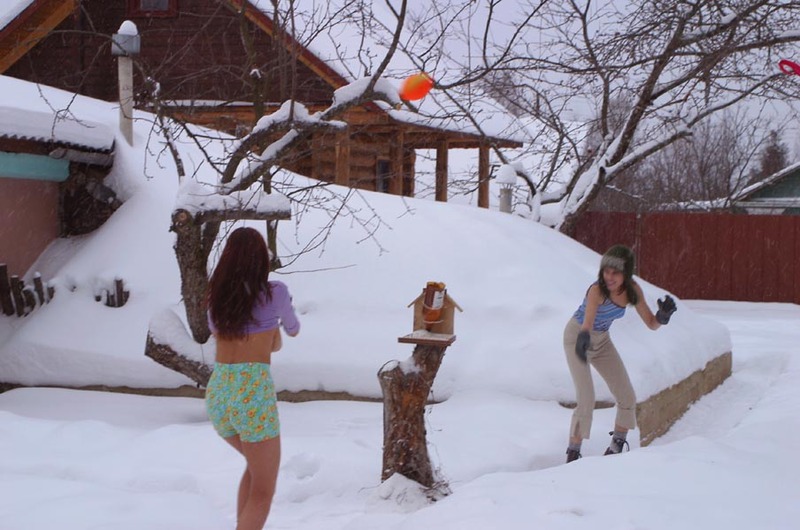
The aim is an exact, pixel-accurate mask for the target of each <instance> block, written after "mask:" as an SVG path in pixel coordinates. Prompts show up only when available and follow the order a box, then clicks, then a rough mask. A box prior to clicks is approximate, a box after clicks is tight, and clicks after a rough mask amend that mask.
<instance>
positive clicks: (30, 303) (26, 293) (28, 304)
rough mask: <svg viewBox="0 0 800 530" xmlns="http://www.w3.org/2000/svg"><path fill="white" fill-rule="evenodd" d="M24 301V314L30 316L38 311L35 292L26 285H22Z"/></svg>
mask: <svg viewBox="0 0 800 530" xmlns="http://www.w3.org/2000/svg"><path fill="white" fill-rule="evenodd" d="M22 299H23V300H24V301H25V307H24V308H23V310H24V313H25V314H26V315H29V314H30V313H31V312H32V311H33V310H34V309H36V297H35V296H33V291H32V290H31V289H30V287H26V286H25V284H22Z"/></svg>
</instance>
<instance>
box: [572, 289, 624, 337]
mask: <svg viewBox="0 0 800 530" xmlns="http://www.w3.org/2000/svg"><path fill="white" fill-rule="evenodd" d="M585 316H586V297H585V296H584V297H583V302H582V303H581V306H580V307H579V308H578V310H577V311H575V314H574V315H572V317H573V318H574V319H575V320H577V321H578V323H579V324H583V319H584V317H585ZM623 316H625V308H624V307H622V306H618V305H617V304H615V303H614V302H612V301H611V299H610V298H606V299H605V300H603V303H602V304H600V305H599V306H597V315H596V316H595V317H594V325H593V326H592V329H593V330H594V331H608V328H610V327H611V323H612V322H613V321H615V320H616V319H618V318H622V317H623Z"/></svg>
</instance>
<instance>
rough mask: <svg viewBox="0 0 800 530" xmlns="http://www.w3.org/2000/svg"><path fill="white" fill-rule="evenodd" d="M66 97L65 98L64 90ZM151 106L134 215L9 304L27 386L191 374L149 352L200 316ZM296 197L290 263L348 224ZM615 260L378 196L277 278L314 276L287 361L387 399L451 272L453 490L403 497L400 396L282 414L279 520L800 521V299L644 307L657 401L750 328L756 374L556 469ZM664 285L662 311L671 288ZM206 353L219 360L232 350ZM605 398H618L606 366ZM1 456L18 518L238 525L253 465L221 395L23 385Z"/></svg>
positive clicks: (643, 355) (625, 341) (49, 259)
mask: <svg viewBox="0 0 800 530" xmlns="http://www.w3.org/2000/svg"><path fill="white" fill-rule="evenodd" d="M0 86H2V88H4V89H5V90H4V93H9V94H12V95H13V97H15V98H16V100H17V101H19V104H20V105H21V106H28V105H29V106H30V108H36V106H37V103H36V101H37V99H36V97H37V93H36V91H32V90H30V87H27V90H25V88H26V87H24V85H22V84H19V83H18V82H16V81H13V80H8V78H0ZM17 89H19V90H18V91H17ZM61 95H63V93H59V92H55V91H53V92H51V91H47V96H48V100H49V101H50V102H51V104H52V102H54V101H57V100H58V98H59V97H61ZM73 110H75V111H76V113H77V114H78V116H79V117H80V116H82V113H83V112H85V114H86V115H87V117H89V118H91V119H93V120H95V121H97V122H99V123H104V124H105V126H106V127H107V128H108V130H109V131H111V130H114V129H115V128H116V120H117V116H118V113H117V109H116V108H115V107H114V106H113V105H112V104H109V103H102V102H95V101H91V100H88V99H86V98H78V99H77V101H76V102H75V104H74V108H73ZM32 115H36V114H32ZM137 117H138V118H139V119H138V120H137V122H136V123H135V142H134V145H135V146H134V147H133V148H129V147H128V146H127V145H126V144H125V143H124V141H118V142H117V148H116V152H115V156H116V162H115V167H114V169H113V172H112V174H111V175H110V176H109V178H108V179H107V184H109V185H111V186H113V187H114V188H115V189H117V190H118V191H119V193H120V196H121V197H122V198H124V199H125V201H126V202H125V204H124V205H123V206H122V207H121V208H120V209H119V210H118V211H117V212H116V213H115V214H114V216H112V218H111V219H110V220H109V221H108V222H107V223H106V224H105V225H103V226H102V227H101V228H100V229H98V230H97V231H95V232H94V233H92V234H90V235H88V236H84V237H81V238H73V239H71V240H67V241H59V242H57V243H55V244H54V245H52V246H51V247H50V248H49V249H48V251H47V252H46V253H45V254H44V255H43V256H42V258H41V259H40V261H39V262H38V263H37V264H36V266H35V267H34V268H33V269H32V271H31V272H33V271H34V270H36V271H39V272H41V273H42V276H43V278H44V279H45V280H46V281H52V282H53V284H54V285H55V286H56V297H55V299H54V300H53V301H52V302H51V303H50V304H49V305H47V306H45V307H43V308H41V309H38V310H37V311H36V312H35V313H33V314H32V315H30V316H28V317H26V318H24V319H17V318H10V317H5V316H2V317H0V374H2V380H4V381H7V382H21V383H25V384H49V385H85V384H108V385H132V386H144V387H149V386H166V387H170V386H177V385H180V384H185V383H187V382H188V380H187V379H186V378H185V377H183V376H181V375H180V374H176V373H174V372H172V371H170V370H167V369H166V368H163V367H161V366H159V365H157V364H155V363H154V362H153V361H151V360H150V359H148V358H146V357H144V355H143V346H144V342H145V336H146V332H147V329H148V326H149V322H150V320H151V319H152V318H154V317H156V316H157V315H160V314H163V313H162V312H163V311H164V310H177V311H178V314H179V315H180V314H182V312H181V308H180V306H178V302H179V300H180V295H179V278H178V272H177V266H176V263H175V257H174V254H173V251H172V244H173V235H172V234H171V233H170V232H168V227H169V216H170V213H171V212H172V209H173V208H174V207H175V205H176V200H177V195H178V182H177V178H176V176H175V172H174V168H173V167H172V164H171V162H170V160H169V159H168V158H167V157H164V156H159V153H158V141H157V138H150V146H149V149H145V146H146V143H147V140H148V132H149V130H150V129H149V124H148V122H147V116H146V115H144V114H139V115H137ZM76 130H79V129H76ZM73 133H74V132H73ZM87 134H88V133H87ZM209 149H212V150H213V149H214V147H213V146H210V147H209ZM182 152H183V154H184V156H185V160H186V161H187V162H188V163H189V165H190V167H189V168H187V173H188V174H190V175H197V177H198V178H199V179H200V180H209V179H210V175H209V174H208V170H207V168H205V167H203V165H202V164H201V163H200V161H201V158H200V157H199V155H198V153H197V152H196V151H193V150H192V149H191V148H190V146H188V145H184V146H183V147H182ZM279 178H280V179H281V180H285V181H289V180H292V181H293V182H294V184H295V185H298V186H299V185H303V184H305V183H306V182H307V181H306V180H305V179H302V178H300V177H296V176H292V175H288V174H285V175H281V176H280V177H279ZM495 191H496V190H495ZM328 192H339V193H344V192H345V190H343V189H341V188H335V187H331V188H328V189H327V190H321V191H319V192H318V197H322V196H323V195H324V194H325V193H328ZM293 211H294V214H295V215H294V219H293V221H291V222H283V223H281V224H282V227H281V232H280V241H279V252H280V253H281V254H282V255H283V256H290V255H292V254H295V253H297V252H298V251H299V250H300V249H302V248H304V247H305V246H306V245H308V244H310V243H312V242H314V238H315V236H316V235H317V234H318V232H319V230H320V229H321V228H323V227H325V226H326V224H327V223H328V221H329V218H328V215H327V213H326V212H325V211H324V210H323V209H321V208H317V209H313V210H308V211H305V210H303V209H301V208H300V207H299V206H298V205H297V204H293ZM365 228H366V229H365ZM370 234H373V235H372V236H370ZM598 261H599V257H598V256H597V254H596V253H594V252H592V251H590V250H588V249H586V248H585V247H583V246H581V245H580V244H578V243H576V242H574V241H572V240H571V239H568V238H566V237H565V236H563V235H561V234H559V233H557V232H555V231H553V230H550V229H548V228H546V227H543V226H541V225H538V224H535V223H532V222H530V221H528V220H525V219H522V218H519V217H515V216H511V215H504V214H500V213H498V212H496V211H487V210H480V209H477V208H474V207H468V206H460V205H456V204H447V205H445V204H440V203H435V202H432V201H427V200H417V199H401V198H398V197H392V196H387V195H379V194H374V193H367V192H362V193H358V194H356V195H355V196H353V197H352V200H351V201H349V202H348V209H345V210H344V213H343V214H342V217H341V218H340V220H339V221H338V222H337V223H336V224H335V225H334V226H333V228H332V229H331V231H330V233H329V235H328V237H327V239H326V240H325V242H324V245H322V246H318V247H316V248H315V250H314V251H312V252H309V253H306V254H304V255H303V256H301V257H300V258H299V259H297V260H296V261H294V262H293V263H292V264H291V265H290V266H289V267H287V268H286V270H283V271H281V274H279V275H276V276H275V277H276V278H278V279H280V280H282V281H284V282H286V283H287V284H288V286H289V288H290V290H291V292H292V294H293V295H294V301H295V305H296V307H297V310H298V312H299V314H300V318H301V321H302V325H303V329H302V333H301V334H300V336H299V337H297V338H296V339H287V340H285V341H284V343H285V344H284V349H283V350H282V351H281V352H280V353H279V354H276V355H275V358H274V376H275V379H276V385H277V387H278V389H279V390H283V389H288V390H303V389H309V390H317V389H321V390H331V391H348V392H351V393H353V394H356V395H362V396H370V397H377V396H379V395H380V390H379V386H378V382H377V377H376V373H377V371H378V369H379V368H380V367H381V366H382V365H383V364H384V363H385V362H386V361H389V360H392V359H400V360H402V359H405V358H407V357H408V356H409V355H410V353H411V347H410V346H408V345H403V344H398V343H397V337H398V336H401V335H404V334H406V333H409V332H410V331H411V321H412V313H411V309H409V308H407V307H406V305H407V304H408V303H409V302H410V301H411V300H413V299H414V298H415V297H416V296H417V295H418V294H419V292H420V291H421V289H422V287H424V285H425V282H426V281H428V280H437V281H443V282H445V283H446V284H447V287H448V292H449V294H450V295H451V296H452V297H453V298H454V299H455V300H456V301H457V302H458V303H459V305H460V306H461V307H462V308H464V312H463V313H458V314H457V315H456V323H455V327H456V334H457V337H458V339H457V341H456V342H455V343H454V344H453V345H452V346H451V347H450V348H449V350H448V353H447V355H446V357H445V360H444V363H443V365H442V368H441V370H440V372H439V375H438V377H437V379H436V382H435V384H434V391H433V392H434V397H435V398H437V399H440V400H445V402H444V403H442V404H441V405H436V406H434V407H431V408H430V409H429V412H428V415H427V420H426V421H427V424H428V431H429V436H430V442H431V449H432V457H433V458H434V460H435V464H436V466H437V467H438V468H439V469H440V472H441V473H442V476H443V478H444V479H446V480H447V481H448V482H449V483H450V486H451V489H452V490H453V494H452V495H451V496H449V497H448V498H447V499H445V500H444V501H442V502H439V503H436V504H434V505H428V504H427V503H425V502H424V501H423V499H422V498H421V497H420V496H419V495H418V494H417V493H415V491H414V489H413V488H412V487H409V486H408V485H407V484H402V483H398V482H399V481H391V483H388V484H384V485H383V486H380V483H379V475H380V454H381V443H382V440H381V433H382V426H381V421H382V420H381V418H382V409H381V406H380V405H379V404H370V403H330V402H318V403H308V404H289V403H281V404H280V411H281V415H282V421H283V424H284V437H283V441H284V454H283V458H282V468H281V478H280V485H279V491H278V496H277V499H276V504H275V507H274V514H273V518H272V519H271V522H270V525H271V527H273V528H298V529H299V528H303V529H314V528H319V529H335V528H343V529H345V528H346V529H348V530H355V529H362V528H363V529H368V528H369V529H372V528H397V529H405V528H409V529H410V528H435V527H438V528H459V529H470V528H476V529H477V528H481V529H485V528H503V529H509V528H511V529H513V528H520V529H522V528H526V529H527V528H532V527H542V528H563V529H567V530H573V529H579V528H603V527H611V528H653V529H658V528H670V529H673V528H676V527H677V528H704V529H705V528H721V527H728V528H748V529H749V528H753V527H754V526H755V525H757V527H761V528H790V527H795V525H796V522H797V520H798V518H800V503H797V502H796V501H797V488H796V476H797V473H798V471H800V469H798V468H800V463H799V462H798V459H797V458H795V457H794V456H792V455H791V452H790V451H789V450H788V449H789V445H790V444H791V443H792V440H795V439H797V437H798V435H800V420H798V419H797V414H796V412H797V410H798V401H799V398H798V397H797V394H796V392H795V388H796V385H797V382H798V378H799V377H800V375H798V374H800V372H798V364H797V357H796V351H797V350H796V344H797V339H798V332H797V331H796V330H797V326H796V322H797V317H798V316H800V313H798V309H797V307H796V306H792V305H747V304H699V303H692V304H686V303H685V302H683V301H680V300H679V301H678V313H677V314H676V315H675V317H674V318H673V321H672V322H671V323H670V325H669V326H667V327H665V328H662V329H661V330H659V331H658V332H655V333H654V332H651V331H649V330H647V329H646V328H645V326H644V325H643V324H642V323H641V321H639V320H638V317H637V316H636V315H635V311H629V312H628V315H627V316H626V317H625V318H624V319H623V320H622V321H620V322H617V323H616V324H615V326H614V329H613V336H614V339H615V342H616V343H617V345H618V347H619V349H620V350H621V352H622V354H623V357H624V359H625V362H626V364H627V366H628V369H629V371H630V374H631V378H632V380H633V382H634V386H635V388H636V391H637V394H638V396H639V399H640V400H644V399H646V398H647V397H648V396H650V395H652V394H654V393H656V392H658V391H660V390H662V389H664V388H666V387H668V386H670V385H671V384H674V383H676V382H678V381H679V380H681V379H682V378H684V377H686V376H688V375H689V374H690V373H692V372H693V371H695V370H697V369H698V368H701V367H702V366H704V365H705V363H706V362H707V361H708V360H709V359H711V358H713V357H715V356H717V355H719V354H721V353H723V352H725V351H728V350H730V349H731V344H732V340H731V334H730V333H729V330H730V331H731V332H732V333H733V351H734V358H735V365H734V368H735V374H734V377H733V378H731V379H730V380H729V381H728V382H727V383H726V385H725V386H723V387H722V388H721V389H720V391H719V392H717V393H715V394H714V395H712V396H710V397H709V398H708V399H706V400H703V401H702V402H701V403H700V405H699V406H698V407H695V409H697V411H698V412H696V413H691V414H689V415H688V416H687V418H686V419H685V420H684V421H683V422H681V424H680V425H679V426H678V427H676V429H675V431H674V434H668V435H667V436H666V437H665V438H664V439H663V440H661V441H659V442H658V443H657V444H656V447H653V448H648V449H646V450H641V451H639V450H636V446H637V445H638V444H636V442H635V439H636V435H635V433H634V434H633V435H632V437H631V438H632V439H633V442H634V443H633V446H634V449H635V450H634V451H633V452H632V453H631V454H630V455H624V456H622V457H619V458H615V459H604V458H591V456H592V455H598V454H601V453H602V450H603V448H604V445H605V443H607V436H606V435H605V431H606V430H607V428H608V427H607V426H610V425H611V423H612V421H613V416H612V414H613V412H612V411H611V410H601V411H598V413H597V415H596V426H595V429H594V433H593V434H594V437H593V438H592V440H590V441H589V442H588V443H587V444H586V445H585V447H584V453H585V454H586V456H587V458H584V459H583V460H582V461H580V462H579V463H577V464H573V465H571V466H559V467H554V466H555V465H556V464H558V463H561V462H562V461H563V459H564V454H563V452H564V443H565V435H566V430H567V427H568V423H569V414H570V411H568V410H567V409H564V408H562V407H560V406H559V405H558V401H559V400H569V399H572V397H573V389H572V383H571V381H570V376H569V372H568V370H567V368H566V365H565V361H564V358H563V355H564V353H563V351H562V347H561V334H562V330H563V326H564V324H565V323H566V321H567V319H568V318H569V317H570V315H571V314H572V312H573V311H574V310H575V308H576V307H577V306H578V304H579V303H580V300H581V297H582V296H583V294H584V292H585V290H586V288H587V287H588V285H589V284H590V283H591V281H592V280H593V278H594V277H595V275H596V271H597V266H598ZM115 277H121V278H123V279H124V280H125V283H126V286H127V287H128V288H129V289H130V292H131V295H130V300H129V301H128V303H127V304H126V305H125V306H124V307H122V308H117V309H113V308H108V307H105V306H104V305H102V304H99V303H96V302H95V301H94V294H95V293H97V292H98V291H99V290H102V289H104V288H110V286H111V284H112V282H113V279H114V278H115ZM642 284H643V288H644V291H645V296H646V299H647V301H648V303H649V304H650V305H651V307H654V306H655V300H656V298H658V297H660V296H662V295H663V294H664V292H665V291H663V290H662V289H660V288H658V287H656V286H652V285H649V284H647V283H646V282H642ZM693 308H697V309H698V310H694V309H693ZM713 317H717V319H715V318H713ZM718 320H722V321H723V323H720V322H719V321H718ZM200 351H201V355H203V356H205V358H206V359H207V360H208V361H209V362H210V361H211V360H212V359H213V349H212V348H210V347H206V348H200ZM598 398H599V399H608V398H609V395H608V391H607V389H606V388H605V387H604V385H602V384H601V383H600V382H599V381H598ZM698 415H699V416H698ZM787 444H788V445H787ZM0 450H2V452H3V454H5V455H13V457H11V458H5V459H3V461H2V463H0V528H3V529H5V528H8V529H9V530H16V529H20V530H21V529H25V530H28V529H39V528H41V529H45V528H47V529H49V528H53V527H58V528H66V529H70V530H72V529H84V528H109V527H113V528H117V529H125V528H131V529H133V528H136V529H141V528H148V529H157V528H170V529H179V528H187V529H188V528H193V529H202V528H209V529H210V528H222V527H229V526H231V524H232V514H233V511H234V509H235V495H234V489H235V484H236V481H237V480H238V476H239V474H240V473H241V461H240V460H239V459H238V458H237V457H236V455H235V454H233V452H232V451H231V450H229V448H228V447H227V446H226V445H225V444H224V442H222V441H220V440H219V439H218V438H217V437H216V435H215V434H214V433H213V430H212V428H211V427H210V425H209V423H208V422H207V420H206V417H205V414H204V411H203V404H202V401H200V400H191V399H178V398H146V397H137V396H119V395H107V394H92V393H82V392H75V391H66V390H52V389H50V390H47V389H38V390H30V389H25V390H16V391H11V392H7V393H5V394H2V395H0ZM709 506H724V507H725V508H726V509H724V510H709V509H708V507H709ZM45 508H46V509H45Z"/></svg>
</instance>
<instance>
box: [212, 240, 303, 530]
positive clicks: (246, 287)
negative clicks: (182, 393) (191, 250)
mask: <svg viewBox="0 0 800 530" xmlns="http://www.w3.org/2000/svg"><path fill="white" fill-rule="evenodd" d="M208 323H209V327H210V328H211V331H212V333H214V336H215V338H216V342H217V351H216V363H215V364H214V371H213V372H212V374H211V378H210V379H209V381H208V386H207V388H206V409H207V410H208V415H209V418H210V419H211V422H212V424H213V425H214V429H215V430H216V431H217V433H218V434H219V435H220V436H221V437H222V438H223V439H224V440H225V441H226V442H228V443H229V444H230V445H232V446H233V447H234V448H235V449H236V450H237V451H239V452H240V453H241V454H242V455H243V456H244V458H245V460H246V462H247V465H246V467H245V470H244V474H243V475H242V480H241V482H240V483H239V493H238V498H237V510H236V514H237V525H236V528H237V530H256V529H259V530H260V529H261V528H263V526H264V523H265V522H266V520H267V516H268V515H269V510H270V507H271V505H272V498H273V496H274V494H275V485H276V483H277V479H278V468H279V466H280V456H281V445H280V423H279V420H278V408H277V396H276V393H275V385H274V383H273V381H272V374H271V372H270V363H271V361H272V352H274V351H277V350H279V349H280V347H281V335H280V327H281V326H282V327H283V329H284V331H285V332H286V333H287V334H288V335H289V336H292V337H294V336H295V335H297V333H298V332H299V331H300V323H299V322H298V320H297V315H295V312H294V308H293V307H292V299H291V296H290V295H289V291H288V289H287V287H286V285H285V284H283V283H282V282H278V281H269V252H268V251H267V245H266V243H265V242H264V238H263V237H262V236H261V234H260V233H259V232H258V231H257V230H255V229H253V228H237V229H236V230H234V231H233V232H232V233H231V235H230V236H229V237H228V241H227V243H226V244H225V248H224V249H223V251H222V255H221V256H220V259H219V262H218V263H217V266H216V268H215V269H214V272H213V274H212V275H211V278H210V280H209V289H208Z"/></svg>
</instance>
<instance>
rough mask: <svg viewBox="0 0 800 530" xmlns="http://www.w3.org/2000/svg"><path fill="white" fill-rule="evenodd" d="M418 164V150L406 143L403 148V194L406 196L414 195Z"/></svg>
mask: <svg viewBox="0 0 800 530" xmlns="http://www.w3.org/2000/svg"><path fill="white" fill-rule="evenodd" d="M416 165H417V152H416V151H414V150H413V149H411V148H409V147H408V145H406V146H405V149H403V195H404V196H406V197H413V196H414V184H415V180H416V178H417V172H416Z"/></svg>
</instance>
